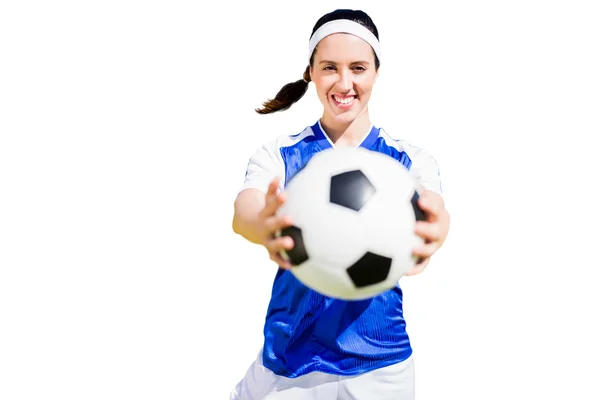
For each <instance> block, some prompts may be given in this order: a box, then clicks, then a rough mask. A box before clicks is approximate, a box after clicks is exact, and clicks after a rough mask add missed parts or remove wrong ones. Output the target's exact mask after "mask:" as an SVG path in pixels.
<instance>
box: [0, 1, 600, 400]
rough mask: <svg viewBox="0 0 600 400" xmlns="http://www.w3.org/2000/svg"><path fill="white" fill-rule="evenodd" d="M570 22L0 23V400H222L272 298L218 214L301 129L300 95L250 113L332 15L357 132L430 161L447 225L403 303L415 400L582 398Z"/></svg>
mask: <svg viewBox="0 0 600 400" xmlns="http://www.w3.org/2000/svg"><path fill="white" fill-rule="evenodd" d="M593 3H594V2H592V1H588V2H584V1H563V2H559V1H537V2H535V1H524V0H519V1H502V2H481V1H453V2H447V1H428V2H410V3H409V2H399V3H397V2H388V1H385V2H384V1H371V2H369V3H368V4H369V6H368V7H366V4H367V3H366V2H362V1H323V2H315V4H310V3H308V2H301V3H289V2H274V1H273V2H240V3H239V4H233V3H231V2H225V1H224V2H215V3H213V4H210V5H206V6H202V5H201V2H197V1H169V2H167V1H162V2H159V1H129V0H128V1H124V0H122V1H102V2H76V1H70V2H68V1H56V2H41V1H38V2H33V1H19V2H16V1H15V2H9V1H6V2H3V3H2V5H1V6H0V134H1V136H0V398H2V399H5V400H13V399H36V400H38V399H50V398H53V399H54V398H55V399H61V400H66V399H78V400H80V399H111V400H115V399H128V400H129V399H145V400H148V399H178V400H184V399H207V400H212V399H226V398H228V397H227V396H228V393H229V391H230V390H231V388H232V387H233V386H234V384H235V383H236V382H237V381H238V379H240V378H241V377H242V375H243V374H244V372H245V370H246V368H247V367H248V366H249V364H250V363H251V361H252V360H254V358H255V356H256V353H257V351H258V349H259V347H260V346H261V344H262V323H263V320H264V315H265V311H266V306H267V302H268V300H269V295H270V289H271V283H272V280H273V276H274V274H275V266H274V265H273V264H271V263H270V262H269V261H268V259H267V256H266V252H265V251H264V250H263V249H261V248H259V247H257V246H254V245H251V244H249V243H247V242H245V241H244V240H243V239H241V238H240V237H238V236H235V235H234V234H233V233H232V231H231V216H232V204H233V200H234V198H235V195H236V193H237V190H238V188H239V186H240V185H241V184H242V180H243V177H244V171H245V166H246V163H247V161H248V157H249V156H250V154H251V153H252V152H253V151H254V149H255V148H256V147H257V146H259V145H260V144H262V143H263V142H264V141H266V140H270V139H272V138H274V137H275V136H277V135H281V134H291V133H297V132H299V131H300V130H302V129H303V128H304V127H305V126H307V125H309V124H312V123H313V122H314V121H315V120H316V119H317V118H318V117H319V116H320V112H321V108H320V103H319V102H318V100H317V98H316V95H315V93H314V87H313V86H312V85H311V87H310V90H309V91H308V93H307V94H306V97H305V98H303V99H302V100H301V101H300V102H299V103H298V104H296V105H295V106H294V107H293V108H292V109H290V110H289V111H286V112H284V113H280V114H277V115H271V116H259V115H257V114H255V113H254V112H253V109H254V108H255V107H258V106H259V105H260V104H261V102H262V101H264V100H266V99H267V98H269V97H271V96H274V95H275V93H276V92H277V90H278V89H279V88H280V87H281V86H282V85H283V84H285V83H287V82H290V81H292V80H296V79H300V78H301V76H302V72H303V71H304V68H305V66H306V57H307V54H306V52H307V46H308V38H309V35H310V31H311V29H312V27H313V25H314V23H315V22H316V20H317V19H318V18H319V17H320V16H321V15H322V14H323V13H325V12H328V11H331V10H333V9H335V8H339V7H347V8H362V9H364V10H365V11H367V12H368V13H369V14H370V15H371V16H372V17H373V19H374V20H375V23H376V24H377V26H378V28H379V32H380V36H381V41H382V44H383V48H384V52H385V53H384V57H385V59H384V63H383V65H382V68H381V71H380V79H379V80H378V82H377V85H376V88H375V92H374V94H373V98H372V101H371V107H370V108H371V115H372V119H373V121H374V123H375V124H376V125H377V126H381V127H384V128H385V129H386V130H387V131H389V132H390V133H392V134H393V135H395V136H397V137H403V138H405V139H406V140H408V141H409V142H411V143H412V144H414V145H417V146H420V147H424V148H425V149H427V150H429V151H430V152H431V154H432V155H433V156H434V157H435V158H436V159H437V161H438V162H439V164H440V166H441V174H442V179H443V187H444V196H445V198H446V202H447V207H448V209H449V211H450V213H451V214H452V226H451V232H450V235H449V237H448V240H447V242H446V244H445V246H444V248H443V249H442V250H440V251H439V253H438V254H437V255H436V256H435V258H434V260H433V262H432V264H431V265H430V267H429V268H428V269H427V270H426V272H425V273H424V274H422V275H419V276H415V277H411V278H406V279H405V280H404V281H403V282H402V284H403V289H404V291H405V307H406V308H405V309H406V318H407V320H408V329H409V334H410V335H411V338H412V344H413V347H414V351H415V360H416V367H417V385H418V389H417V390H418V397H417V398H418V399H419V400H426V399H441V398H448V399H450V398H451V399H463V400H465V399H478V400H480V399H486V400H492V399H506V398H510V399H534V398H535V399H550V398H552V399H554V398H556V399H565V398H568V399H577V400H587V399H598V398H600V389H599V388H598V371H599V367H598V357H600V349H599V345H598V338H599V337H600V330H599V328H598V323H597V321H596V319H597V317H598V315H599V313H598V310H597V307H598V305H599V304H600V298H599V295H598V289H597V277H598V272H597V269H598V268H599V267H600V261H599V258H598V251H597V250H598V244H597V243H598V238H599V237H600V233H599V228H598V222H599V212H598V206H599V204H600V198H599V197H598V195H597V194H594V193H595V192H597V190H596V187H597V184H598V178H597V176H596V174H595V171H596V169H597V168H598V167H597V159H598V158H597V150H596V147H595V146H594V145H593V143H596V142H597V140H596V139H597V137H598V135H599V134H600V126H599V125H600V124H599V110H600V95H599V93H600V79H599V76H600V74H599V73H598V71H600V59H599V51H598V49H599V48H600V47H599V46H600V44H599V39H598V38H600V30H599V28H598V26H599V25H598V18H599V13H598V10H597V9H595V8H594V7H593ZM392 4H393V5H392Z"/></svg>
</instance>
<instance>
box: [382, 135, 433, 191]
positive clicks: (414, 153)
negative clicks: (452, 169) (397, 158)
mask: <svg viewBox="0 0 600 400" xmlns="http://www.w3.org/2000/svg"><path fill="white" fill-rule="evenodd" d="M380 137H382V138H383V139H384V140H385V141H386V143H387V144H388V146H394V147H395V148H396V149H398V151H400V152H404V153H405V154H406V155H407V156H408V158H409V159H410V161H411V166H410V172H411V173H412V174H413V175H414V177H415V178H416V180H417V182H419V183H420V184H421V185H422V186H423V187H425V188H426V189H429V190H433V191H435V192H437V193H440V194H441V192H442V189H441V182H440V168H439V165H438V163H437V160H436V159H435V158H434V157H433V155H432V154H431V153H430V152H429V151H427V150H426V149H424V148H423V147H419V146H416V145H414V144H412V143H409V142H408V141H406V140H404V139H401V138H395V137H393V136H391V135H390V134H389V133H387V132H386V131H385V130H384V129H383V128H381V129H380Z"/></svg>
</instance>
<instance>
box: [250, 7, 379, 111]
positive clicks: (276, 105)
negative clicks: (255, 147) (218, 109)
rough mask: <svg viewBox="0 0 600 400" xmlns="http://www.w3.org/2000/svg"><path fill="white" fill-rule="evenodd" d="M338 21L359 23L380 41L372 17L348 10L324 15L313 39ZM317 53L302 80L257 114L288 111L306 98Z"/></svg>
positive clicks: (290, 85) (319, 21) (314, 30)
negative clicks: (325, 26) (321, 30)
mask: <svg viewBox="0 0 600 400" xmlns="http://www.w3.org/2000/svg"><path fill="white" fill-rule="evenodd" d="M337 19H348V20H351V21H354V22H357V23H359V24H361V25H363V26H364V27H366V28H367V29H369V30H370V31H371V32H373V34H374V35H375V37H376V38H377V39H379V32H378V31H377V27H376V26H375V23H373V20H372V19H371V17H369V16H368V15H367V14H366V13H365V12H364V11H360V10H346V9H342V10H335V11H332V12H330V13H328V14H325V15H323V16H322V17H321V18H320V19H319V20H318V21H317V23H316V24H315V26H314V27H313V30H312V33H311V37H312V35H313V34H314V33H315V32H316V31H317V29H319V28H320V27H321V26H322V25H323V24H325V23H327V22H330V21H335V20H337ZM315 52H316V49H315ZM315 52H313V54H311V55H310V61H309V65H308V66H307V67H306V69H305V70H304V75H303V77H302V79H299V80H297V81H295V82H290V83H288V84H286V85H284V86H283V87H282V88H281V89H280V90H279V92H278V93H277V94H276V95H275V98H273V99H269V100H267V101H265V102H264V103H263V104H262V108H256V109H255V111H256V112H257V113H259V114H271V113H274V112H277V111H284V110H287V109H288V108H290V107H291V106H292V105H293V104H294V103H296V102H297V101H298V100H300V99H301V98H302V96H304V94H305V93H306V90H307V89H308V84H309V82H310V67H311V66H312V64H313V60H314V56H315ZM373 54H375V52H373ZM375 68H376V69H379V59H378V58H377V55H375Z"/></svg>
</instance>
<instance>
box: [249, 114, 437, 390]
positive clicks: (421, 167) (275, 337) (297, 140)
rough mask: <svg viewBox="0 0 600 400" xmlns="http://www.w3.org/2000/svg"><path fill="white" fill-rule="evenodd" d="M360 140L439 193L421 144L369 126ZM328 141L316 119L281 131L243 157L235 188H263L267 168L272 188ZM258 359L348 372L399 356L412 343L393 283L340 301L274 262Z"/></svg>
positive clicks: (297, 370)
mask: <svg viewBox="0 0 600 400" xmlns="http://www.w3.org/2000/svg"><path fill="white" fill-rule="evenodd" d="M359 145H360V146H362V147H364V148H367V149H370V150H372V151H378V152H381V153H383V154H387V155H389V156H390V157H392V158H394V159H396V160H398V162H400V163H402V164H403V165H404V166H405V167H406V168H407V169H408V170H409V171H410V173H411V174H413V177H414V178H415V180H416V182H417V183H419V184H420V185H421V186H422V187H424V188H425V189H428V190H432V191H435V192H437V193H440V194H441V185H440V178H439V171H438V166H437V163H436V161H435V160H434V159H433V158H432V157H431V156H430V155H429V154H428V153H427V152H426V151H425V150H423V149H420V148H418V147H415V146H412V145H410V144H409V143H407V142H405V141H402V140H396V139H393V138H391V137H390V136H389V135H388V134H387V133H386V132H385V131H384V130H383V129H380V128H375V127H371V129H370V130H369V131H368V132H366V133H365V136H364V138H363V140H362V141H361V142H360V144H359ZM332 147H335V145H334V144H333V143H332V142H331V140H330V139H329V137H328V136H327V135H326V134H325V133H324V132H323V129H322V127H321V124H320V122H318V121H317V122H316V123H315V124H314V125H313V126H310V127H307V128H306V129H305V130H304V131H302V132H301V133H299V134H297V135H293V136H281V137H278V138H276V139H275V140H273V141H270V142H269V143H267V144H265V145H264V146H262V147H260V148H259V149H258V150H256V152H255V153H254V154H253V155H252V157H251V158H250V162H249V163H248V168H247V171H246V178H245V181H244V184H243V185H242V188H241V190H244V189H247V188H255V189H259V190H261V191H263V192H265V193H266V191H267V188H268V185H269V183H270V182H271V181H272V179H273V178H274V177H275V176H279V177H280V178H281V180H280V182H281V185H280V190H284V189H285V186H286V184H287V182H289V180H290V179H291V178H292V177H293V176H294V174H295V173H296V172H298V171H299V170H300V169H302V167H304V165H305V164H306V163H307V162H308V161H309V160H310V158H311V157H312V156H313V155H315V154H316V153H318V152H319V151H322V150H325V149H329V148H332ZM264 336H265V341H264V348H263V364H264V365H265V367H267V368H269V369H270V370H271V371H273V372H274V373H275V374H278V375H283V376H286V377H289V378H294V377H298V376H301V375H304V374H308V373H310V372H313V371H320V372H324V373H330V374H337V375H356V374H361V373H364V372H367V371H370V370H373V369H376V368H381V367H385V366H388V365H391V364H394V363H397V362H400V361H403V360H405V359H407V358H408V357H409V356H410V355H411V354H412V348H411V346H410V341H409V338H408V334H407V332H406V324H405V321H404V317H403V311H402V290H401V289H400V286H399V285H396V287H395V288H393V289H390V290H388V291H386V292H384V293H382V294H380V295H377V296H375V297H373V298H370V299H367V300H361V301H343V300H337V299H332V298H329V297H326V296H323V295H321V294H319V293H317V292H315V291H314V290H312V289H310V288H308V287H306V286H305V285H304V284H302V283H301V282H300V281H298V280H297V279H296V278H295V277H294V275H293V274H292V273H291V272H290V271H286V270H282V269H279V270H278V272H277V274H276V276H275V280H274V282H273V290H272V296H271V300H270V302H269V306H268V309H267V315H266V320H265V326H264Z"/></svg>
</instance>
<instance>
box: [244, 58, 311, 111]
mask: <svg viewBox="0 0 600 400" xmlns="http://www.w3.org/2000/svg"><path fill="white" fill-rule="evenodd" d="M309 82H310V66H307V67H306V70H305V71H304V76H303V79H299V80H297V81H296V82H291V83H288V84H287V85H285V86H283V87H282V88H281V89H280V90H279V92H278V93H277V95H276V96H275V98H274V99H270V100H267V101H265V102H264V103H263V108H257V109H255V110H254V111H256V112H257V113H259V114H270V113H274V112H277V111H284V110H287V109H288V108H290V107H291V106H292V104H294V103H295V102H297V101H298V100H300V99H301V98H302V96H304V93H306V90H307V89H308V83H309Z"/></svg>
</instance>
